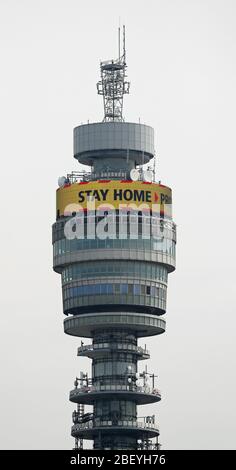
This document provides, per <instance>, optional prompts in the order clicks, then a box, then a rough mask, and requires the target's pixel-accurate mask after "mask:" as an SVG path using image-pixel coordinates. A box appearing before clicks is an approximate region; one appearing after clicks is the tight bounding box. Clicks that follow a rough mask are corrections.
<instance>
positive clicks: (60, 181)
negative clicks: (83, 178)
mask: <svg viewBox="0 0 236 470" xmlns="http://www.w3.org/2000/svg"><path fill="white" fill-rule="evenodd" d="M66 181H67V178H66V177H65V176H59V178H58V186H59V188H62V186H64V184H65V183H66Z"/></svg>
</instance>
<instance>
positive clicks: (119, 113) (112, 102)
mask: <svg viewBox="0 0 236 470" xmlns="http://www.w3.org/2000/svg"><path fill="white" fill-rule="evenodd" d="M118 54H119V57H118V59H116V60H108V61H106V62H101V63H100V71H101V80H100V81H99V82H98V83H97V91H98V94H99V95H102V96H103V103H104V119H103V121H104V122H107V121H124V118H123V97H124V95H125V94H128V93H129V88H130V82H127V81H125V78H126V68H127V65H126V50H125V26H124V25H123V54H122V56H121V52H120V27H119V28H118Z"/></svg>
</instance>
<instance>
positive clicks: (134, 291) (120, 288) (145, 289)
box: [63, 283, 166, 300]
mask: <svg viewBox="0 0 236 470" xmlns="http://www.w3.org/2000/svg"><path fill="white" fill-rule="evenodd" d="M85 295H132V296H133V295H150V296H152V297H158V298H160V299H162V300H166V288H164V287H160V286H159V287H157V286H148V285H145V284H127V283H126V284H109V283H108V284H105V283H104V284H85V285H81V286H77V287H65V288H64V289H63V300H66V299H68V298H71V297H80V296H85Z"/></svg>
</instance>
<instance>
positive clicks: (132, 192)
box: [57, 180, 172, 216]
mask: <svg viewBox="0 0 236 470" xmlns="http://www.w3.org/2000/svg"><path fill="white" fill-rule="evenodd" d="M171 197H172V196H171V189H170V188H168V187H167V186H163V185H162V184H157V183H146V182H143V181H117V180H113V181H111V180H110V181H109V180H104V181H91V182H80V183H73V184H68V185H65V186H63V187H62V188H58V190H57V215H58V216H62V215H70V214H71V213H72V212H77V211H79V210H98V209H101V210H105V209H106V208H108V209H115V210H119V209H122V208H125V207H131V208H132V206H133V208H134V209H135V208H136V207H137V208H139V207H140V210H142V209H145V208H147V209H150V210H152V211H155V212H159V211H160V213H163V214H166V215H168V216H171V202H172V200H171Z"/></svg>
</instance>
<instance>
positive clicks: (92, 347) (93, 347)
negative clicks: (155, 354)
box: [78, 342, 150, 354]
mask: <svg viewBox="0 0 236 470" xmlns="http://www.w3.org/2000/svg"><path fill="white" fill-rule="evenodd" d="M106 348H112V349H127V350H129V351H136V352H138V353H141V354H150V353H149V351H148V349H144V348H142V347H141V346H135V345H134V344H127V343H117V344H111V343H108V342H104V343H100V344H98V345H93V344H87V345H84V346H80V347H79V348H78V353H79V352H86V351H91V352H92V351H96V350H99V349H106Z"/></svg>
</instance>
